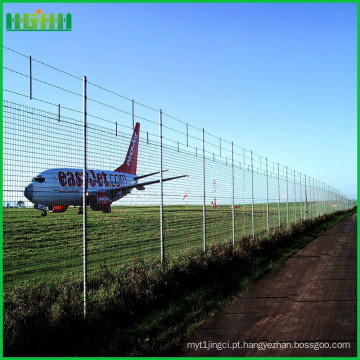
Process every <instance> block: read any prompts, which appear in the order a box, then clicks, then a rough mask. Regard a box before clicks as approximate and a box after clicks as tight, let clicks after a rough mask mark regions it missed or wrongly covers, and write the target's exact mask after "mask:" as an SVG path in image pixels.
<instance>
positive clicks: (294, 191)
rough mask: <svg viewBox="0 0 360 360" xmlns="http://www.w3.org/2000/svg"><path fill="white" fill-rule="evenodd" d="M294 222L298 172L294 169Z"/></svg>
mask: <svg viewBox="0 0 360 360" xmlns="http://www.w3.org/2000/svg"><path fill="white" fill-rule="evenodd" d="M294 202H295V205H294V223H295V224H296V173H295V170H294Z"/></svg>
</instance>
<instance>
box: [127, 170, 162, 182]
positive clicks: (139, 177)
mask: <svg viewBox="0 0 360 360" xmlns="http://www.w3.org/2000/svg"><path fill="white" fill-rule="evenodd" d="M166 171H169V170H163V172H166ZM156 174H160V171H157V172H154V173H151V174H146V175H140V176H135V177H134V180H140V179H143V178H146V177H148V176H152V175H156Z"/></svg>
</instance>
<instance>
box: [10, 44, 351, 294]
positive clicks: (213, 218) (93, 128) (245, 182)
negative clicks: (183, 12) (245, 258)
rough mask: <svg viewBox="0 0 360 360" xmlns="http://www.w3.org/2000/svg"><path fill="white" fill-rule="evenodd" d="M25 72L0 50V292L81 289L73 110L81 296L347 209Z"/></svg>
mask: <svg viewBox="0 0 360 360" xmlns="http://www.w3.org/2000/svg"><path fill="white" fill-rule="evenodd" d="M31 62H32V74H31V77H30V73H29V63H30V58H29V57H28V56H25V55H24V54H21V53H18V52H16V51H13V50H11V49H8V48H6V47H5V48H4V97H5V98H6V99H7V100H5V101H4V104H3V130H4V132H3V144H4V145H3V148H4V152H3V164H4V165H3V180H4V187H3V208H4V287H5V289H10V288H12V287H14V286H18V285H21V284H24V283H30V282H32V283H46V284H48V283H52V282H59V281H66V282H68V283H71V284H81V282H82V277H83V257H82V256H83V216H82V211H83V209H82V191H83V181H84V176H83V165H84V155H85V153H84V144H83V140H84V139H83V134H84V124H83V117H84V113H83V105H84V103H86V109H87V110H86V119H87V126H86V133H87V137H86V140H87V150H86V159H87V164H86V165H87V174H86V179H85V183H86V187H87V193H86V194H87V195H86V197H87V198H86V201H87V205H88V211H87V280H88V283H89V288H90V289H94V290H95V289H97V287H98V285H99V284H100V283H101V281H102V279H103V278H104V276H106V274H109V273H111V274H117V273H120V272H121V271H122V270H123V269H124V267H126V266H134V265H136V264H143V263H146V262H160V261H162V260H164V259H165V260H173V259H176V258H177V257H179V256H180V255H182V256H188V254H189V253H190V252H193V251H201V250H202V249H204V247H205V248H208V247H209V246H211V245H212V244H218V243H221V244H231V243H232V242H233V241H235V245H236V243H237V242H238V241H239V240H240V239H241V238H242V237H243V236H249V237H255V236H258V235H263V234H266V233H267V232H271V231H274V230H276V229H279V228H280V227H287V226H290V225H291V224H294V223H296V222H299V221H303V220H306V219H310V218H315V217H317V216H321V215H323V214H328V213H331V212H334V211H336V210H345V209H347V208H349V207H351V206H353V205H354V202H353V201H350V200H349V199H347V198H346V197H345V196H343V195H342V194H341V193H340V192H338V191H337V190H336V189H333V188H331V187H330V186H328V185H326V184H324V183H321V182H320V181H317V180H315V179H313V178H311V177H308V176H306V175H304V174H302V173H299V172H297V171H295V170H292V169H289V168H287V167H286V166H283V165H281V164H278V163H277V162H274V161H271V160H269V159H266V158H264V157H262V156H259V155H257V154H255V153H253V152H252V151H248V150H246V149H243V148H241V147H238V146H237V145H236V144H232V143H231V142H229V141H228V140H227V139H220V138H219V137H217V136H214V135H212V134H210V133H207V132H206V131H204V130H203V129H199V128H197V127H196V126H194V125H192V124H189V123H186V122H183V121H181V120H179V119H176V118H174V117H172V116H171V115H168V114H166V112H163V111H162V112H161V113H160V111H159V109H157V108H155V107H152V106H147V105H144V104H142V103H140V102H138V101H136V100H133V99H131V98H130V97H127V96H123V95H121V94H119V93H117V92H116V91H113V90H109V89H107V88H105V87H103V86H101V85H99V84H95V83H93V82H91V81H89V79H88V81H87V95H86V98H85V97H84V96H83V86H84V82H83V78H82V76H78V75H74V74H71V73H69V72H68V71H64V70H61V69H58V68H56V67H54V66H52V65H49V64H46V63H45V62H44V61H40V60H38V59H33V58H32V60H31ZM30 84H32V87H31V88H30ZM30 90H31V91H30ZM30 95H31V99H30ZM160 118H161V121H162V126H161V127H160V125H159V123H160ZM137 123H139V125H137ZM136 129H137V130H136ZM160 132H161V134H162V137H160ZM135 134H136V135H135ZM203 136H204V138H203ZM135 144H137V145H136V147H137V148H136V147H135ZM161 144H162V146H161ZM136 149H137V150H136ZM161 150H162V151H161ZM161 152H162V157H161ZM135 154H136V155H135ZM134 158H136V159H137V161H136V162H135V163H136V165H135V168H134V167H133V165H134V162H133V159H134ZM161 163H162V169H163V173H162V174H161V173H160V170H161ZM129 164H131V165H129ZM124 169H125V170H124ZM126 169H127V170H126ZM161 176H162V178H163V194H161V186H160V183H159V181H160V177H161ZM180 176H184V177H180ZM174 178H175V179H174ZM169 179H170V180H169ZM204 201H205V207H204V205H203V204H204ZM161 203H163V212H162V219H163V222H162V224H163V226H162V227H161V216H160V209H161V206H160V205H161ZM34 206H35V208H36V209H34ZM204 211H205V222H204V217H203V214H204ZM45 213H46V215H47V216H42V215H41V214H44V215H45ZM233 219H234V221H233ZM204 229H205V234H204ZM234 234H235V237H234ZM162 235H163V236H162ZM161 239H163V244H162V245H161V242H160V240H161ZM204 241H205V244H204ZM162 250H164V253H162Z"/></svg>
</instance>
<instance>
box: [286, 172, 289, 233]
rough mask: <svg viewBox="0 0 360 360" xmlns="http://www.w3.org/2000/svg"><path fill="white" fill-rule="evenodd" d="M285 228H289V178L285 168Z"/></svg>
mask: <svg viewBox="0 0 360 360" xmlns="http://www.w3.org/2000/svg"><path fill="white" fill-rule="evenodd" d="M286 226H287V227H289V178H288V168H287V166H286Z"/></svg>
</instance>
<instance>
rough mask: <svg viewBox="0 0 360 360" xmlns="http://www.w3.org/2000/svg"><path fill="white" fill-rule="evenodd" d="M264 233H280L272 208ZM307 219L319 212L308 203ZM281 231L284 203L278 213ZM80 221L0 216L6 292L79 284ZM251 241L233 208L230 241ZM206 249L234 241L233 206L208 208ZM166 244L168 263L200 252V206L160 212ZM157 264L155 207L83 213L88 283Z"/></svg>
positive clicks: (244, 215)
mask: <svg viewBox="0 0 360 360" xmlns="http://www.w3.org/2000/svg"><path fill="white" fill-rule="evenodd" d="M301 207H302V210H304V204H300V203H296V205H295V204H294V203H289V224H291V223H293V222H294V221H295V209H296V217H297V221H299V220H300V209H301ZM269 208H270V221H269V222H270V227H271V229H275V228H277V227H278V226H279V218H278V204H277V203H271V204H270V206H269ZM308 210H309V217H310V215H311V216H312V217H314V216H316V215H317V213H318V211H319V212H321V210H322V208H320V206H319V204H316V203H313V204H310V203H308ZM280 213H281V223H282V225H284V226H286V224H287V204H286V203H282V204H281V207H280ZM82 221H83V220H82V216H80V215H78V214H77V209H74V208H69V209H68V211H66V212H65V213H60V214H51V213H49V214H48V216H47V217H41V216H40V211H38V210H34V209H4V225H3V227H4V245H3V256H4V258H3V259H4V289H5V290H6V289H9V288H13V287H16V286H22V285H24V283H37V282H55V281H56V282H57V281H67V282H74V283H75V282H80V281H81V279H82V271H83V269H82V266H83V257H82V256H83V254H82V252H83V250H82V249H83V246H82V242H83V229H82ZM254 225H255V233H256V234H259V233H263V232H265V231H266V204H256V205H255V208H254ZM251 234H252V218H251V205H242V206H240V207H236V209H235V238H236V240H238V239H240V238H241V237H242V236H244V235H251ZM206 236H207V243H208V244H211V243H216V242H231V241H232V211H231V206H221V207H218V208H212V207H210V206H209V207H207V208H206ZM164 244H165V256H166V258H167V259H171V258H173V257H176V256H178V255H179V254H183V253H184V252H185V253H186V251H192V250H194V249H197V248H202V246H203V210H202V207H201V206H188V207H185V206H165V207H164ZM159 259H160V220H159V207H158V206H148V207H140V206H138V207H125V206H124V207H117V206H114V207H112V213H111V214H103V213H101V212H92V211H89V212H88V279H89V282H90V286H91V281H92V280H96V279H98V278H99V277H100V276H101V274H102V272H103V271H105V270H106V269H109V270H110V271H111V272H112V273H116V272H117V271H121V269H122V268H123V267H124V265H127V264H136V263H139V262H144V261H159Z"/></svg>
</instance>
